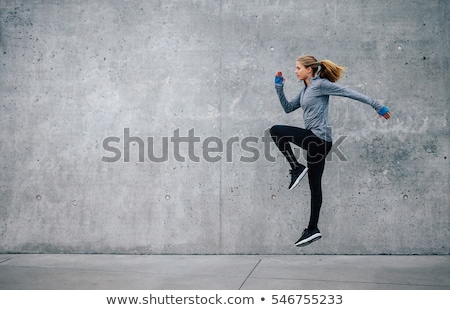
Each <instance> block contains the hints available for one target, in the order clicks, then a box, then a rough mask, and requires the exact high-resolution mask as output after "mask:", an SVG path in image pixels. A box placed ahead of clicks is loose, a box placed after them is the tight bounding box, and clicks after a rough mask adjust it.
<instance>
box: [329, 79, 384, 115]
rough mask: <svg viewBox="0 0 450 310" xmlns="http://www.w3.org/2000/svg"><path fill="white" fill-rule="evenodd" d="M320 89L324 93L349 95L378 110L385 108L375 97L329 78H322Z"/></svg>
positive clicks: (348, 96) (341, 95)
mask: <svg viewBox="0 0 450 310" xmlns="http://www.w3.org/2000/svg"><path fill="white" fill-rule="evenodd" d="M320 91H321V92H322V94H323V95H329V96H340V97H347V98H350V99H353V100H357V101H360V102H363V103H366V104H368V105H370V106H371V107H372V108H374V109H375V110H376V111H377V112H380V110H381V109H382V108H383V106H382V105H381V104H380V103H379V102H378V101H376V100H375V99H373V98H371V97H369V96H366V95H364V94H361V93H359V92H357V91H355V90H353V89H349V88H346V87H343V86H341V85H339V84H336V83H332V82H330V81H329V80H327V79H323V80H322V83H321V84H320Z"/></svg>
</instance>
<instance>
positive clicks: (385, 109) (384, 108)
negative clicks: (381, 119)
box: [378, 107, 389, 116]
mask: <svg viewBox="0 0 450 310" xmlns="http://www.w3.org/2000/svg"><path fill="white" fill-rule="evenodd" d="M387 112H389V109H388V108H386V107H383V108H382V109H381V110H380V111H379V112H378V114H380V115H381V116H385V115H386V113H387Z"/></svg>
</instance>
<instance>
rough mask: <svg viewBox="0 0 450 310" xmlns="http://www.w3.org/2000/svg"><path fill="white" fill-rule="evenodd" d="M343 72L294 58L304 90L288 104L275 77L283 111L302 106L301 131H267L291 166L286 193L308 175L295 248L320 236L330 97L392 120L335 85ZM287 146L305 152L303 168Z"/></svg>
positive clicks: (311, 59) (279, 79)
mask: <svg viewBox="0 0 450 310" xmlns="http://www.w3.org/2000/svg"><path fill="white" fill-rule="evenodd" d="M343 73H344V67H341V66H338V65H336V64H335V63H333V62H332V61H330V60H322V61H321V62H318V61H317V59H316V58H314V57H313V56H301V57H300V58H298V59H297V62H296V68H295V74H296V75H297V77H298V79H299V80H300V81H303V82H304V88H303V89H302V90H301V91H300V93H299V94H298V95H297V96H296V97H295V98H294V99H293V100H292V101H288V100H287V99H286V97H285V95H284V90H283V86H284V81H285V79H284V78H283V76H282V74H281V72H278V74H277V76H275V89H276V91H277V94H278V98H279V99H280V103H281V106H282V107H283V109H284V111H285V112H286V113H290V112H293V111H295V110H297V109H298V108H300V107H301V108H302V109H303V118H304V121H305V127H306V129H303V128H298V127H292V126H283V125H275V126H273V127H272V128H271V129H270V134H271V136H272V139H273V140H274V141H275V143H276V145H277V146H278V149H279V150H280V151H281V153H283V155H284V156H285V157H286V159H287V161H288V162H289V164H290V166H291V171H290V174H291V183H290V185H289V190H292V189H294V187H296V186H297V185H298V183H299V182H300V180H301V179H302V178H303V177H304V176H305V175H306V173H308V180H309V188H310V190H311V214H310V220H309V224H308V227H307V228H306V229H305V230H304V231H303V234H302V235H301V237H300V239H299V240H298V241H297V242H295V245H296V246H305V245H308V244H310V243H311V242H313V241H316V240H318V239H320V238H321V237H322V235H321V233H320V231H319V229H318V228H317V223H318V221H319V213H320V208H321V206H322V174H323V170H324V168H325V158H326V157H327V154H328V153H329V152H330V150H331V147H332V145H333V144H332V135H331V127H330V126H329V123H328V104H329V99H330V96H342V97H347V98H351V99H354V100H358V101H360V102H363V103H366V104H368V105H370V106H371V107H372V108H374V109H375V111H377V112H378V114H379V115H380V117H384V118H385V119H389V118H390V117H391V115H390V113H389V110H388V108H386V107H383V106H382V105H381V104H380V103H379V102H377V101H376V100H375V99H373V98H371V97H368V96H366V95H363V94H361V93H359V92H356V91H354V90H351V89H348V88H345V87H343V86H340V85H338V84H336V83H335V82H336V81H337V80H339V79H340V78H341V77H342V75H343ZM290 143H294V144H295V145H297V146H299V147H301V148H302V149H305V150H306V151H307V157H306V161H307V165H306V167H305V166H304V165H302V164H300V163H299V162H298V161H297V159H296V157H295V155H294V153H293V151H292V148H291V145H290Z"/></svg>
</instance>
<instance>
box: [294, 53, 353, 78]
mask: <svg viewBox="0 0 450 310" xmlns="http://www.w3.org/2000/svg"><path fill="white" fill-rule="evenodd" d="M297 61H298V62H299V63H301V64H302V65H304V66H305V67H306V68H311V69H312V70H313V74H314V75H316V74H317V72H318V73H319V76H320V77H321V78H323V79H327V80H329V81H331V82H336V81H337V80H339V79H340V78H341V77H342V75H343V74H344V71H345V67H342V66H338V65H337V64H335V63H334V62H332V61H331V60H327V59H325V60H322V61H321V62H318V61H317V59H316V58H315V57H313V56H309V55H305V56H300V57H299V58H298V59H297ZM319 66H320V69H319Z"/></svg>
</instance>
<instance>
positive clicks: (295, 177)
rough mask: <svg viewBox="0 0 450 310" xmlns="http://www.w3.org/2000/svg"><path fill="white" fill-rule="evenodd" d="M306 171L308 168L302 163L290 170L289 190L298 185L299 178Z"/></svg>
mask: <svg viewBox="0 0 450 310" xmlns="http://www.w3.org/2000/svg"><path fill="white" fill-rule="evenodd" d="M306 172H308V168H307V167H305V166H303V165H302V166H300V167H299V168H297V169H294V170H291V171H290V174H291V184H290V185H289V190H293V189H294V188H295V187H296V186H297V185H298V183H299V182H300V180H301V179H302V178H303V177H304V176H305V174H306Z"/></svg>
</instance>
